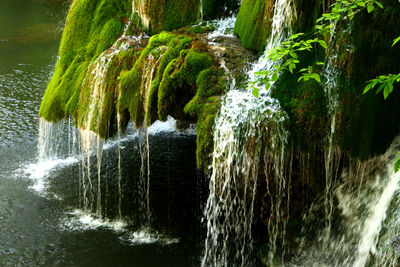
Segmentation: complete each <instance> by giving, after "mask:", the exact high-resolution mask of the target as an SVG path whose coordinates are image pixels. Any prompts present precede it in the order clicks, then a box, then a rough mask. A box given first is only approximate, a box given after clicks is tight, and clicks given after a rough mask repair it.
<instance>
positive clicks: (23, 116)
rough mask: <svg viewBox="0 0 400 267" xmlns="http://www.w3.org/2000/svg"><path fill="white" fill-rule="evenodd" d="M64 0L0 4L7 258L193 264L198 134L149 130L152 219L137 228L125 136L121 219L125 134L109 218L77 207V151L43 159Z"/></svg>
mask: <svg viewBox="0 0 400 267" xmlns="http://www.w3.org/2000/svg"><path fill="white" fill-rule="evenodd" d="M66 11H67V6H66V4H62V3H61V2H60V1H56V0H19V1H15V0H4V1H2V3H1V8H0V266H192V265H198V263H199V261H200V255H199V254H200V252H199V251H200V250H201V249H200V247H201V246H202V241H201V240H202V237H201V236H200V234H199V233H200V232H201V231H200V230H199V227H200V217H201V214H202V211H201V209H200V207H201V203H202V201H203V199H204V196H203V195H201V194H200V193H201V192H202V191H203V188H204V187H206V185H204V182H203V181H202V179H203V178H201V177H200V176H198V175H197V173H196V168H195V136H194V135H193V134H190V133H189V134H188V133H180V134H178V133H174V132H171V131H164V130H168V129H169V128H168V127H166V126H165V125H164V126H163V125H160V124H157V125H156V126H155V127H154V129H155V130H154V132H153V134H151V135H150V150H151V151H150V155H151V160H150V165H151V181H152V182H151V185H150V192H151V193H150V200H151V210H152V215H153V222H152V225H151V228H146V229H139V228H137V227H135V203H136V202H137V200H136V199H135V181H136V180H137V177H138V176H139V168H140V167H139V166H140V162H139V152H138V146H137V139H136V138H135V136H134V134H133V131H132V132H128V136H126V137H124V139H123V141H122V142H121V146H122V148H123V149H122V150H121V156H122V179H123V180H122V183H123V184H122V186H123V189H122V191H123V198H122V201H123V204H122V214H123V219H122V220H117V219H115V217H116V216H115V212H116V210H115V206H116V204H115V203H116V202H117V201H118V200H117V196H116V192H115V190H116V189H115V188H116V187H115V183H116V180H117V177H118V170H117V166H118V155H117V150H116V147H117V145H116V144H117V142H116V141H115V140H112V141H111V142H109V143H107V144H106V145H105V152H104V157H103V163H102V166H104V168H103V177H104V179H106V181H107V182H106V184H107V188H106V189H107V191H105V193H104V196H105V199H106V201H107V205H108V208H107V213H108V215H107V216H106V217H105V218H97V217H95V216H94V215H92V214H88V213H86V212H84V211H82V210H80V209H79V207H80V203H79V160H78V158H77V157H70V158H67V157H65V158H60V159H56V160H54V161H49V162H46V163H38V159H37V153H38V152H37V139H38V124H39V120H38V117H37V114H38V110H39V106H40V101H41V99H42V96H43V94H44V91H45V88H46V85H47V83H48V81H49V79H50V77H51V73H52V71H53V68H54V65H55V62H56V59H57V49H58V46H59V40H60V38H61V31H62V25H63V21H64V19H65V15H66Z"/></svg>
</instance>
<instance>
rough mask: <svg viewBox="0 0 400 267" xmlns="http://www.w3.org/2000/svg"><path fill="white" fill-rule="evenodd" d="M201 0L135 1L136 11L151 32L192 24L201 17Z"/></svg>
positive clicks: (139, 21) (142, 23) (146, 28)
mask: <svg viewBox="0 0 400 267" xmlns="http://www.w3.org/2000/svg"><path fill="white" fill-rule="evenodd" d="M199 6H200V2H199V0H184V1H183V0H168V1H165V0H163V1H144V0H140V1H135V3H134V13H135V16H137V18H138V25H141V26H142V28H143V29H144V30H146V31H147V32H148V33H149V34H156V33H159V32H161V31H171V30H174V29H178V28H180V27H183V26H187V25H192V24H195V23H196V22H198V21H199V19H200V8H199Z"/></svg>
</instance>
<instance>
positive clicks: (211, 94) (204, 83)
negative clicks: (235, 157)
mask: <svg viewBox="0 0 400 267" xmlns="http://www.w3.org/2000/svg"><path fill="white" fill-rule="evenodd" d="M196 84H197V92H196V95H195V96H194V97H193V99H192V100H191V101H190V102H189V103H188V104H187V105H186V106H185V108H184V112H185V113H187V114H189V115H191V116H193V117H198V120H197V124H196V130H197V141H196V142H197V148H196V158H197V166H198V168H201V169H203V171H204V172H205V173H207V172H208V171H209V169H208V166H209V165H210V164H211V158H212V157H211V154H212V150H213V143H214V142H213V133H214V121H215V116H216V115H217V113H218V110H219V108H220V106H221V95H223V94H224V93H225V92H226V90H227V85H228V80H227V78H226V76H225V71H224V70H222V69H220V68H217V67H215V66H212V67H210V68H208V69H206V70H203V71H202V72H200V74H199V75H198V77H197V80H196Z"/></svg>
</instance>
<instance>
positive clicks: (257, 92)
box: [252, 87, 260, 97]
mask: <svg viewBox="0 0 400 267" xmlns="http://www.w3.org/2000/svg"><path fill="white" fill-rule="evenodd" d="M252 94H253V96H254V97H258V96H259V95H260V92H259V91H258V88H257V87H253V91H252Z"/></svg>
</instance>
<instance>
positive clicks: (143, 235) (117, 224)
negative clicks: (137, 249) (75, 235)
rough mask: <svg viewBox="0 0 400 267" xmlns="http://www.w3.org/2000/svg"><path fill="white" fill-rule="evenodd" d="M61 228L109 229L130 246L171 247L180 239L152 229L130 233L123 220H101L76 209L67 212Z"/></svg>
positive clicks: (65, 229) (64, 229)
mask: <svg viewBox="0 0 400 267" xmlns="http://www.w3.org/2000/svg"><path fill="white" fill-rule="evenodd" d="M59 227H60V228H61V229H62V230H63V231H78V232H83V231H90V230H99V229H107V230H111V231H113V232H116V233H119V234H121V236H120V237H119V239H120V240H121V241H122V242H124V243H127V244H129V245H142V244H153V243H157V244H161V245H170V244H176V243H178V242H179V239H178V238H171V237H168V236H166V235H164V234H161V233H158V232H157V231H155V230H153V229H151V228H148V227H147V228H143V229H140V230H138V231H134V232H132V231H129V230H128V229H127V227H128V223H127V222H126V221H123V220H121V219H119V220H110V219H107V218H100V217H98V216H97V215H95V214H92V213H89V212H87V211H83V210H80V209H75V210H73V211H71V212H67V213H66V216H65V217H64V218H62V219H61V222H60V225H59Z"/></svg>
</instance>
